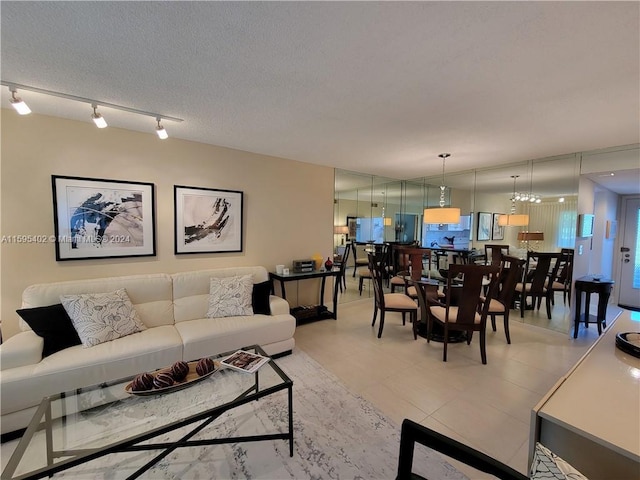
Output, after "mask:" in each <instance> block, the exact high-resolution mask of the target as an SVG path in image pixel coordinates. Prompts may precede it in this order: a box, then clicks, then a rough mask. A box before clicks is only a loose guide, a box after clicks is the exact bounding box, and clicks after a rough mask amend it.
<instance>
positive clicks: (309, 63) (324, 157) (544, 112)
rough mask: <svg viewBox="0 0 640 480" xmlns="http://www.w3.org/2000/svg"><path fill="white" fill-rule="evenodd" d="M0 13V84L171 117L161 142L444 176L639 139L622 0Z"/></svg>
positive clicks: (57, 6) (76, 108)
mask: <svg viewBox="0 0 640 480" xmlns="http://www.w3.org/2000/svg"><path fill="white" fill-rule="evenodd" d="M0 16H1V22H2V24H1V31H0V33H1V41H2V43H1V54H2V59H1V62H2V63H1V67H2V70H1V72H2V80H3V81H5V82H16V83H21V84H25V85H31V86H34V87H40V88H45V89H49V90H54V91H59V92H63V93H68V94H73V95H77V96H82V97H89V98H93V99H97V100H102V101H105V102H110V103H114V104H119V105H125V106H129V107H132V108H137V109H142V110H148V111H153V112H158V113H162V114H165V115H171V116H175V117H179V118H183V119H184V122H182V123H174V122H170V121H165V122H164V125H165V127H166V128H167V130H168V131H169V134H170V135H171V137H173V138H182V139H187V140H194V141H198V142H203V143H208V144H215V145H222V146H227V147H232V148H237V149H241V150H246V151H250V152H257V153H262V154H267V155H273V156H278V157H284V158H290V159H294V160H299V161H303V162H310V163H316V164H322V165H329V166H335V167H339V168H344V169H348V170H354V171H360V172H367V173H372V174H376V175H381V176H385V177H391V178H400V179H407V178H416V177H420V176H423V175H434V174H438V173H439V172H440V170H441V167H442V165H441V163H440V160H439V159H438V157H437V155H438V154H439V153H441V152H450V153H451V154H452V157H451V158H450V159H449V160H448V161H447V171H451V172H455V171H463V170H467V169H470V168H475V167H479V166H483V165H489V164H491V165H496V164H503V163H511V162H519V161H523V160H528V159H534V158H542V157H548V156H552V155H561V154H565V153H571V152H577V151H585V150H592V149H598V148H604V147H611V146H616V145H628V144H634V143H639V142H640V30H639V18H640V3H639V2H626V3H625V2H407V3H405V2H375V3H374V2H371V3H370V2H9V1H2V2H1V4H0ZM20 95H21V96H22V97H23V98H24V99H25V100H28V103H29V104H30V105H31V107H32V109H33V110H34V111H35V112H38V113H43V114H48V115H55V116H61V117H68V118H74V119H79V120H84V121H89V114H90V113H91V112H90V109H89V107H88V106H87V105H84V104H76V103H74V102H69V101H66V100H62V99H56V98H54V97H49V96H44V95H38V94H35V93H31V92H26V91H24V92H21V93H20ZM2 106H3V107H7V106H8V91H7V89H6V88H3V89H2ZM100 111H101V112H102V113H103V115H104V116H105V118H107V120H108V121H109V123H110V125H111V126H113V127H121V128H128V129H133V130H139V131H148V132H152V131H153V128H154V126H155V123H154V120H153V119H150V118H145V117H139V116H136V115H132V114H128V113H123V112H118V111H115V110H110V109H106V108H101V109H100ZM150 134H153V133H150ZM168 141H171V140H168ZM508 181H509V179H507V182H508Z"/></svg>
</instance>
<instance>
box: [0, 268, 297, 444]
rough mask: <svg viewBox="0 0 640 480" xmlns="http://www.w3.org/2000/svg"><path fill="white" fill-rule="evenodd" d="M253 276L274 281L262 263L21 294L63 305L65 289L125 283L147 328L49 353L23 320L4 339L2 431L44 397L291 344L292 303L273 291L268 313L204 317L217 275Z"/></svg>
mask: <svg viewBox="0 0 640 480" xmlns="http://www.w3.org/2000/svg"><path fill="white" fill-rule="evenodd" d="M247 274H250V275H252V280H253V283H254V284H258V283H262V282H265V281H267V280H268V279H269V277H268V273H267V271H266V269H265V268H264V267H259V266H258V267H238V268H224V269H216V270H200V271H192V272H183V273H175V274H171V275H167V274H152V275H135V276H126V277H111V278H101V279H94V280H81V281H70V282H57V283H47V284H38V285H32V286H30V287H28V288H27V289H26V290H25V291H24V292H23V295H22V308H33V307H41V306H47V305H54V304H57V303H60V295H67V294H81V293H103V292H110V291H114V290H117V289H121V288H125V289H126V292H127V294H128V296H129V298H130V299H131V303H132V304H133V306H134V308H135V311H136V312H137V314H138V316H139V318H140V320H142V322H143V323H144V325H145V326H146V327H147V328H146V330H143V331H141V332H138V333H134V334H132V335H128V336H125V337H122V338H118V339H116V340H112V341H108V342H105V343H101V344H99V345H95V346H92V347H90V348H84V347H83V346H82V345H75V346H72V347H69V348H66V349H64V350H61V351H59V352H56V353H53V354H52V355H49V356H47V357H45V358H43V357H42V348H43V340H42V338H41V337H39V336H38V335H36V334H35V333H34V332H33V331H32V330H31V329H30V328H29V326H28V325H27V324H26V322H24V321H23V320H20V322H21V323H20V327H21V330H22V331H21V332H20V333H19V334H17V335H14V336H13V337H11V338H9V339H8V340H7V341H5V342H4V343H3V344H2V345H0V369H1V372H0V396H1V403H0V413H1V417H0V426H1V431H2V433H3V434H4V433H7V432H12V431H15V430H18V429H21V428H24V427H26V426H27V424H28V422H29V420H30V419H31V417H32V415H33V413H34V412H35V407H36V406H37V405H39V403H40V401H41V400H42V398H43V397H45V396H47V395H52V394H54V393H58V392H63V391H68V390H72V389H76V388H80V387H83V386H88V385H94V384H97V383H100V382H103V381H110V380H116V379H118V378H122V377H125V376H129V375H135V374H137V373H141V372H146V371H152V370H155V369H158V368H162V367H165V366H168V365H171V364H172V363H174V362H176V361H178V360H185V361H190V360H194V359H197V358H201V357H204V356H211V355H215V354H218V353H223V352H226V351H229V350H234V349H237V348H241V347H244V346H248V345H254V344H258V345H261V346H262V348H263V349H264V350H265V351H266V352H267V354H269V355H276V354H283V353H287V352H290V351H291V350H292V349H293V347H294V338H293V335H294V331H295V326H296V322H295V318H294V317H292V316H291V315H290V314H289V304H288V303H287V302H286V301H285V300H283V299H282V298H279V297H275V296H273V295H272V296H270V297H269V306H270V309H271V315H262V314H256V315H247V316H237V317H223V318H205V314H206V312H207V306H208V299H209V286H210V279H211V278H212V277H231V276H240V275H247Z"/></svg>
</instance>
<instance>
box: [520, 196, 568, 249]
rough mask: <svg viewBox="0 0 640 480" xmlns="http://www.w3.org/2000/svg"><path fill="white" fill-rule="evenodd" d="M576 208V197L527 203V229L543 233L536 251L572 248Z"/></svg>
mask: <svg viewBox="0 0 640 480" xmlns="http://www.w3.org/2000/svg"><path fill="white" fill-rule="evenodd" d="M577 209H578V201H577V199H576V198H567V199H566V200H565V201H564V202H558V201H554V202H544V201H543V202H542V203H533V204H530V205H529V231H531V232H543V233H544V241H543V242H540V244H539V245H538V248H537V250H538V251H540V252H555V251H559V250H560V249H561V248H574V246H575V241H576V221H577V217H578V211H577Z"/></svg>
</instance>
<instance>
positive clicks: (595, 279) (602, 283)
mask: <svg viewBox="0 0 640 480" xmlns="http://www.w3.org/2000/svg"><path fill="white" fill-rule="evenodd" d="M614 283H615V282H614V281H613V280H611V279H610V278H601V277H599V276H597V275H587V276H585V277H580V278H578V279H577V280H576V282H575V287H574V290H575V292H576V303H575V305H576V315H575V319H574V325H573V338H578V327H579V326H580V321H582V320H584V326H585V328H589V324H590V323H595V324H597V325H598V335H601V334H602V328H603V327H604V328H606V327H607V304H608V303H609V296H610V295H611V289H612V288H613V285H614ZM583 292H584V293H585V294H586V304H585V309H584V314H583V313H582V293H583ZM592 293H597V294H598V315H597V316H595V317H594V316H593V315H589V302H590V300H591V294H592Z"/></svg>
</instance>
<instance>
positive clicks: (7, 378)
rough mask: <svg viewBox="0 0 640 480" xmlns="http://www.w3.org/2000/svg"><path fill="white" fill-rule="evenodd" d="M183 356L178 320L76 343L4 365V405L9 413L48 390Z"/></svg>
mask: <svg viewBox="0 0 640 480" xmlns="http://www.w3.org/2000/svg"><path fill="white" fill-rule="evenodd" d="M29 333H31V332H29ZM31 334H32V335H34V334H33V333H31ZM34 336H35V335H34ZM178 360H182V340H181V339H180V335H178V332H177V331H176V329H175V328H174V327H173V326H160V327H154V328H148V329H146V330H145V331H143V332H139V333H134V334H133V335H128V336H126V337H122V338H119V339H117V340H114V341H112V342H105V343H101V344H99V345H96V346H95V347H91V348H83V347H82V345H76V346H74V347H70V348H67V349H65V350H61V351H59V352H56V353H54V354H52V355H49V356H48V357H46V358H44V359H42V361H41V362H39V363H36V364H33V365H28V366H25V367H20V368H15V369H11V370H4V371H3V372H2V375H1V376H0V396H1V401H0V409H1V411H2V415H5V414H6V413H10V412H14V411H17V410H22V409H24V408H27V407H31V406H34V405H39V404H40V402H41V401H42V399H43V398H44V397H45V396H48V395H53V394H55V393H60V392H67V391H69V390H74V389H76V388H81V387H87V386H90V385H95V384H97V383H101V382H107V381H111V380H117V379H119V378H123V377H127V376H130V375H136V374H138V373H142V372H149V371H152V370H156V369H158V368H163V367H166V366H168V365H171V364H173V363H174V362H177V361H178Z"/></svg>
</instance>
